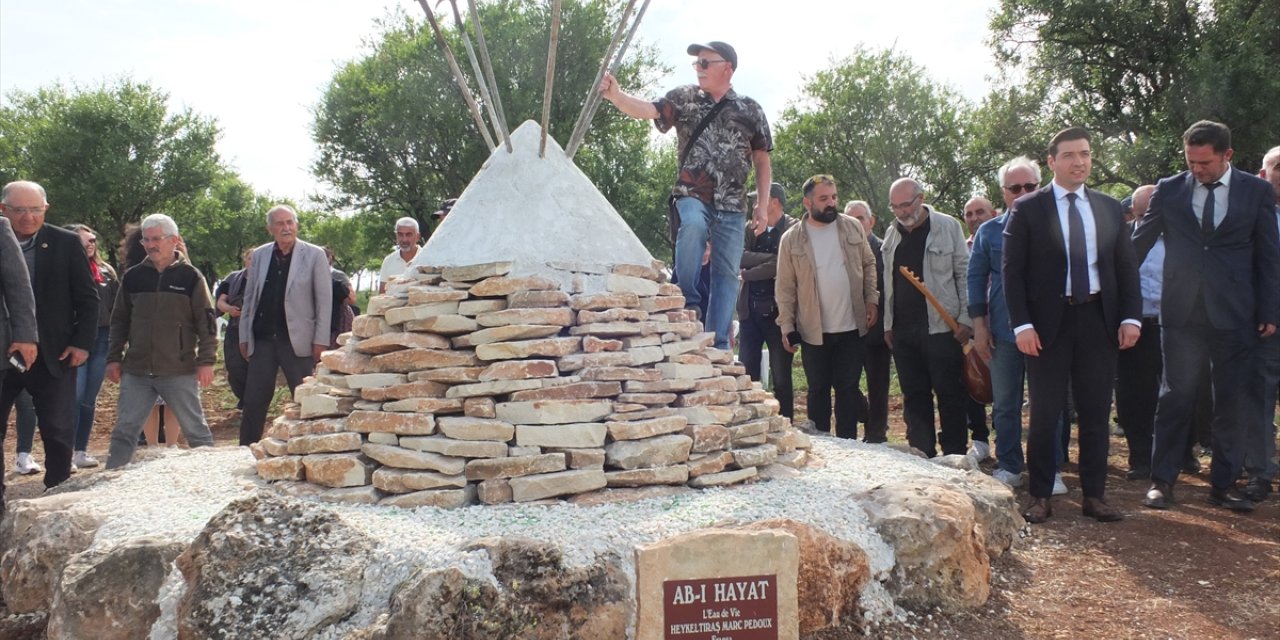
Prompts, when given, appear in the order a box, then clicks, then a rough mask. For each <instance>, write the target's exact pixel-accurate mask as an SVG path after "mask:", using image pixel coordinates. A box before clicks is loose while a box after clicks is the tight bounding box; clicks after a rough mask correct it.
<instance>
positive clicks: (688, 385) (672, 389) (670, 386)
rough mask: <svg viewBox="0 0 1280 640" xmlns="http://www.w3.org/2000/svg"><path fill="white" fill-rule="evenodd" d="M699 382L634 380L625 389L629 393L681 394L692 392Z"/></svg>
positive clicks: (624, 386)
mask: <svg viewBox="0 0 1280 640" xmlns="http://www.w3.org/2000/svg"><path fill="white" fill-rule="evenodd" d="M697 382H698V381H697V380H686V379H675V380H658V381H656V382H649V381H646V380H632V381H628V382H627V383H626V384H625V385H623V389H624V390H626V392H627V393H680V392H683V391H692V390H693V388H694V386H695V385H696V384H697Z"/></svg>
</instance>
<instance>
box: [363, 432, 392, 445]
mask: <svg viewBox="0 0 1280 640" xmlns="http://www.w3.org/2000/svg"><path fill="white" fill-rule="evenodd" d="M368 441H369V442H372V443H373V444H389V445H392V446H397V445H399V444H400V437H399V436H397V435H396V434H394V433H387V432H384V431H375V432H373V433H370V434H369V437H368Z"/></svg>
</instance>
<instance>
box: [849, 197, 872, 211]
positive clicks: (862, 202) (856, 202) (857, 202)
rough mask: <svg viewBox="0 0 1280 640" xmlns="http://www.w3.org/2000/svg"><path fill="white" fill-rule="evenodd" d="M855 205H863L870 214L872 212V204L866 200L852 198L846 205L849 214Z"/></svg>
mask: <svg viewBox="0 0 1280 640" xmlns="http://www.w3.org/2000/svg"><path fill="white" fill-rule="evenodd" d="M854 207H862V208H863V210H865V211H866V212H867V213H868V214H870V213H871V205H869V204H867V201H866V200H850V201H849V202H847V203H845V205H844V212H845V214H848V213H849V210H850V209H852V208H854Z"/></svg>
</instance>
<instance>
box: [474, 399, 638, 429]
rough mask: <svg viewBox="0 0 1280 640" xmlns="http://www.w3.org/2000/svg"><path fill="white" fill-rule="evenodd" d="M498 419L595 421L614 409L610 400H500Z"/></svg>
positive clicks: (518, 421) (515, 421)
mask: <svg viewBox="0 0 1280 640" xmlns="http://www.w3.org/2000/svg"><path fill="white" fill-rule="evenodd" d="M496 410H497V413H498V419H499V420H503V421H506V422H510V423H512V424H571V423H575V422H594V421H597V420H600V419H601V418H603V417H605V416H607V415H609V413H610V412H612V411H613V403H612V402H610V401H608V400H533V401H528V402H499V403H498V404H497V407H496Z"/></svg>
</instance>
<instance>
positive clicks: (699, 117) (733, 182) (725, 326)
mask: <svg viewBox="0 0 1280 640" xmlns="http://www.w3.org/2000/svg"><path fill="white" fill-rule="evenodd" d="M688 53H689V55H691V56H697V60H695V61H694V63H693V66H694V69H695V71H696V72H697V75H698V84H697V85H696V86H695V85H686V86H682V87H677V88H675V89H673V90H671V91H670V92H669V93H667V95H666V96H664V97H662V98H659V99H658V100H657V101H654V102H650V101H649V100H645V99H643V98H639V97H636V96H633V95H630V94H628V93H625V92H623V91H622V89H621V87H619V86H618V81H617V80H616V79H615V78H614V77H613V76H612V75H611V74H608V73H606V74H605V75H604V79H603V80H602V81H601V82H600V95H601V96H603V97H604V99H605V100H608V101H609V102H611V103H613V105H614V106H615V107H617V108H618V110H619V111H622V112H623V113H625V114H627V115H629V116H631V117H633V118H637V119H641V120H654V121H655V122H654V124H655V126H657V128H658V130H659V131H661V132H664V133H665V132H666V131H668V130H670V129H671V128H672V127H675V129H676V134H677V135H678V137H679V174H678V175H677V177H676V184H675V186H674V187H673V188H672V189H671V193H672V198H673V200H674V207H675V210H676V212H677V213H678V214H679V222H680V231H679V233H678V234H677V236H676V247H675V273H676V277H677V279H678V280H679V283H680V290H681V292H682V293H683V294H684V298H685V307H686V308H690V309H692V308H695V307H697V306H698V303H699V302H700V301H701V296H700V294H699V293H698V291H697V284H698V271H699V270H700V268H701V266H702V260H701V258H702V252H703V249H704V247H705V246H706V243H707V242H708V240H709V241H710V242H711V287H710V294H709V298H710V300H709V304H708V305H707V316H706V317H705V318H703V323H704V324H705V326H706V327H707V328H708V329H710V330H713V331H715V333H716V343H715V346H716V347H717V348H719V349H728V348H729V330H730V325H731V323H732V321H733V307H734V301H735V299H736V298H737V295H738V267H739V263H740V260H741V258H742V248H743V234H744V230H745V228H746V225H745V224H744V220H743V212H744V211H745V210H746V194H745V186H744V185H745V184H746V181H747V174H748V173H749V172H750V170H751V166H752V165H753V164H754V165H755V169H756V206H755V209H754V212H753V217H754V218H755V223H756V225H757V226H762V227H763V226H768V221H767V219H766V218H767V217H768V207H769V186H770V184H771V183H772V170H771V165H770V164H769V152H770V151H771V150H772V149H773V137H772V135H771V134H770V133H769V123H768V121H767V120H766V119H765V115H764V109H762V108H761V107H760V104H759V103H757V102H756V101H755V100H752V99H751V98H748V97H746V96H740V95H738V94H737V93H735V92H734V90H733V86H732V80H733V74H734V72H735V71H737V69H738V53H737V52H736V51H734V49H733V47H731V46H729V45H728V44H725V43H723V42H716V41H712V42H708V43H706V44H691V45H689V48H688Z"/></svg>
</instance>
